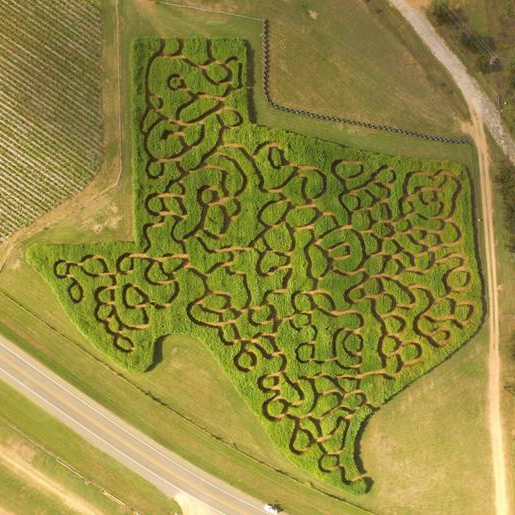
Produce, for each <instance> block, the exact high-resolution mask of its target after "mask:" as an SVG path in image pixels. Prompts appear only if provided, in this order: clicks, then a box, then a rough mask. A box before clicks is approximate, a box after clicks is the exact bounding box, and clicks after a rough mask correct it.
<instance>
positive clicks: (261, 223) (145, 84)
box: [30, 38, 483, 493]
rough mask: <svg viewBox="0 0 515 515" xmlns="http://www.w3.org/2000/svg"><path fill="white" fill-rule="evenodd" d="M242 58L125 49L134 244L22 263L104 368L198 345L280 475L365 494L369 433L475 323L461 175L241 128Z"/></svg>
mask: <svg viewBox="0 0 515 515" xmlns="http://www.w3.org/2000/svg"><path fill="white" fill-rule="evenodd" d="M246 49H247V47H246V46H245V44H244V43H243V42H242V41H241V40H237V39H213V40H206V39H183V40H180V39H167V40H158V39H153V38H146V39H140V40H138V41H137V43H136V45H135V46H134V48H133V55H132V59H133V61H132V71H133V80H134V83H133V90H132V91H133V127H134V133H133V144H134V158H133V161H134V163H133V165H134V178H133V180H134V225H135V242H134V243H129V242H113V243H97V244H82V245H45V246H42V245H38V246H34V247H32V248H31V249H30V261H31V262H32V263H33V264H34V265H35V266H36V267H37V268H38V269H39V270H40V271H41V273H42V274H43V275H44V276H45V277H46V279H47V280H48V281H49V282H50V283H51V284H52V286H53V287H54V288H55V290H56V291H57V293H58V295H59V298H60V300H61V302H62V304H63V307H64V308H65V310H66V311H67V313H68V315H69V316H70V317H71V318H72V320H74V322H75V323H76V324H77V326H78V327H79V329H80V330H81V331H82V332H83V333H84V334H85V335H86V336H87V337H88V338H89V339H90V340H91V341H93V342H94V343H95V344H96V345H97V346H98V347H99V348H100V349H101V350H102V351H103V352H104V353H106V354H107V355H109V356H110V357H111V358H112V359H114V360H115V361H116V362H117V363H118V364H120V365H123V366H124V367H126V368H128V369H130V370H133V371H143V370H145V369H148V368H149V367H151V366H152V365H154V364H155V363H154V362H155V355H156V348H155V346H154V343H155V342H156V341H157V340H159V339H160V338H162V337H163V336H166V335H169V334H176V335H190V336H193V337H195V338H197V339H198V340H200V341H202V342H204V344H206V345H207V346H208V347H209V348H210V350H211V351H212V352H213V354H214V355H215V356H216V357H217V359H218V360H219V362H220V364H221V365H222V367H223V368H224V369H225V372H226V373H227V375H228V376H229V378H230V380H231V381H232V382H233V384H234V385H235V386H236V388H237V389H238V390H239V392H240V393H241V395H242V396H243V398H244V399H245V400H246V401H247V403H248V405H249V406H250V407H251V408H252V409H253V410H254V411H255V413H256V414H257V415H258V416H259V417H260V419H261V420H262V422H263V423H264V425H265V428H266V429H267V431H268V433H269V435H270V437H271V438H272V440H273V441H274V443H275V444H276V445H278V446H279V447H280V448H282V449H283V451H284V452H285V453H286V454H287V455H288V456H289V457H290V458H291V459H292V460H294V461H295V463H297V464H299V465H301V466H302V467H304V468H305V469H307V470H309V471H310V472H311V473H312V474H314V475H316V476H319V477H321V478H323V479H325V480H326V481H328V482H329V483H331V484H333V485H335V486H342V485H343V486H344V488H345V489H346V490H347V491H349V492H353V493H362V492H364V491H366V490H367V489H368V488H369V486H370V478H368V477H367V476H366V473H365V469H364V468H363V467H362V466H361V465H360V460H359V456H358V455H357V448H358V445H359V444H358V442H359V437H360V434H361V431H362V427H363V423H364V421H365V420H366V419H367V418H368V417H369V416H370V414H371V413H372V412H373V411H375V410H376V409H377V408H379V407H380V406H381V405H382V404H384V403H385V402H386V401H387V400H388V399H389V398H391V397H392V396H393V395H395V394H396V393H397V392H399V391H401V390H402V389H403V388H405V387H406V386H407V385H408V384H409V383H411V382H412V381H413V380H414V379H416V378H418V377H420V376H421V375H422V374H424V373H425V372H427V371H428V370H429V369H431V368H433V367H434V366H435V365H436V364H438V363H440V362H441V361H443V360H444V359H445V358H446V357H448V356H449V355H450V354H451V353H452V352H454V351H455V350H456V349H457V348H459V347H460V346H461V345H463V343H465V342H466V341H467V340H468V339H470V338H471V337H472V336H473V335H474V334H475V333H476V331H477V330H478V328H479V326H480V324H481V321H482V317H483V305H482V285H481V281H480V278H479V272H478V266H477V256H476V244H475V242H474V235H473V231H472V228H473V224H472V218H471V217H472V198H471V189H470V181H469V176H468V172H467V170H466V169H465V167H463V166H461V165H458V164H455V163H452V162H448V161H420V160H408V159H405V158H402V159H401V158H394V157H390V156H387V155H383V154H377V153H370V152H364V151H358V150H353V149H351V148H346V147H342V146H340V145H336V144H333V143H329V142H325V141H322V140H319V139H315V138H312V137H304V136H300V135H296V134H293V133H291V132H287V131H284V130H280V129H268V128H265V127H258V126H255V125H253V124H252V123H250V118H249V112H248V96H249V93H250V91H249V87H248V82H247V69H248V67H247V61H246ZM184 313H186V314H187V316H184ZM365 327H366V328H367V330H366V331H365V330H364V328H365ZM365 467H366V464H365Z"/></svg>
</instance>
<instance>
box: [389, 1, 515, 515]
mask: <svg viewBox="0 0 515 515" xmlns="http://www.w3.org/2000/svg"><path fill="white" fill-rule="evenodd" d="M389 1H390V4H392V5H393V6H394V7H396V8H397V9H398V10H399V12H400V13H401V14H402V15H403V16H404V18H405V19H406V20H407V21H408V23H409V24H410V25H411V26H412V28H413V29H414V30H415V32H417V34H418V35H419V36H420V38H421V39H422V41H423V42H424V44H425V45H426V46H427V47H428V48H429V49H430V50H431V52H432V53H433V55H434V56H435V57H436V58H437V59H438V60H439V61H440V62H441V63H442V64H443V65H444V66H445V68H446V69H447V71H448V72H449V73H450V74H451V76H452V78H453V79H454V81H455V82H456V84H457V85H458V87H459V88H460V89H461V91H462V93H463V96H464V97H465V100H466V102H467V104H468V107H469V110H470V114H471V118H472V128H471V131H470V133H471V136H472V138H473V140H474V143H475V145H476V148H477V152H478V158H479V169H480V188H481V203H482V206H483V209H482V212H483V226H484V232H485V251H486V273H487V284H488V312H489V318H488V323H489V333H490V346H489V356H488V371H489V374H488V376H489V377H488V417H489V425H490V439H491V446H492V464H493V472H494V484H495V511H496V514H497V515H507V514H509V513H511V510H510V501H509V498H508V484H507V477H506V476H507V474H506V459H505V456H506V455H505V448H504V441H503V427H502V418H501V387H502V385H501V359H500V355H499V309H498V306H499V302H498V295H497V293H498V288H497V259H496V250H495V233H494V223H493V195H492V180H491V176H490V156H489V152H488V142H487V140H486V135H485V131H484V127H485V126H486V127H487V128H488V130H489V131H490V133H491V135H492V136H493V138H494V139H495V140H496V142H497V143H498V144H499V146H500V147H501V148H502V149H503V151H504V153H505V155H506V156H507V157H508V158H509V159H510V161H511V162H512V163H514V164H515V142H514V141H513V139H512V138H511V136H510V135H508V134H507V133H506V131H505V130H504V128H503V127H502V122H501V116H500V114H499V112H498V110H497V108H496V107H495V104H494V103H493V102H492V101H491V100H490V99H489V98H488V96H487V95H486V94H485V93H484V91H482V89H481V87H480V86H479V84H478V82H477V81H476V80H475V79H474V78H473V77H471V76H470V75H469V73H468V72H467V69H466V68H465V66H464V64H463V63H462V62H461V61H460V60H459V59H458V57H456V55H455V54H454V53H453V52H452V51H451V50H450V49H449V47H448V46H447V45H446V43H445V41H444V40H443V39H442V38H441V37H440V36H439V35H438V34H437V32H436V31H435V29H434V28H433V27H432V25H431V24H430V23H429V21H428V19H427V17H426V16H425V14H424V13H423V12H422V11H420V10H418V9H416V8H414V7H412V6H410V5H408V3H407V2H406V0H389Z"/></svg>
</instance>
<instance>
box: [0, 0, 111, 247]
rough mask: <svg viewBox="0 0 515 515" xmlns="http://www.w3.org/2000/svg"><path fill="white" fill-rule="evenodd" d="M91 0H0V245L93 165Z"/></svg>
mask: <svg viewBox="0 0 515 515" xmlns="http://www.w3.org/2000/svg"><path fill="white" fill-rule="evenodd" d="M101 57H102V23H101V11H100V5H99V2H98V1H97V0H87V1H84V0H68V1H67V2H61V1H59V0H51V1H34V2H32V1H31V2H27V1H23V2H19V1H12V0H0V84H1V87H0V131H1V134H2V137H1V138H0V244H2V243H3V242H4V241H5V240H6V239H7V238H8V237H9V236H10V235H11V234H13V233H14V232H16V231H17V230H19V229H21V228H22V227H25V226H27V225H29V224H31V223H32V222H34V221H35V220H37V219H38V218H40V217H41V216H42V215H43V214H45V213H47V212H49V211H50V210H51V209H52V208H54V207H55V206H56V205H57V204H60V203H61V202H63V201H64V200H66V199H67V198H69V197H70V196H72V195H74V194H75V193H77V192H78V191H80V190H81V189H83V188H84V186H85V185H86V184H87V183H88V182H89V181H90V180H91V178H92V177H93V176H94V175H95V173H96V172H97V171H98V170H99V168H100V162H101V158H102V115H101Z"/></svg>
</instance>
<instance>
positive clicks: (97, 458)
mask: <svg viewBox="0 0 515 515" xmlns="http://www.w3.org/2000/svg"><path fill="white" fill-rule="evenodd" d="M0 404H1V406H2V412H1V414H0V478H1V481H0V511H2V513H3V510H6V511H7V512H12V513H77V512H78V513H131V512H133V511H134V510H136V511H139V512H140V513H163V514H164V513H173V512H176V513H179V512H180V510H179V508H178V506H177V505H176V504H175V503H173V502H172V501H171V500H170V499H168V498H167V497H166V496H165V495H163V494H162V493H161V492H159V491H158V490H157V489H155V488H154V487H153V486H151V485H150V484H148V483H146V482H145V481H144V480H143V479H141V478H139V477H138V476H136V475H135V474H133V473H132V472H129V471H128V470H127V469H125V468H124V467H123V466H121V465H119V464H118V463H117V462H115V461H114V460H113V459H112V458H110V457H108V456H106V455H104V454H103V453H102V452H101V451H98V450H96V449H95V448H94V447H92V446H90V445H89V444H87V443H86V442H84V440H82V438H80V437H79V436H77V435H75V433H73V432H72V431H70V430H69V429H67V428H66V427H65V426H63V425H62V424H61V423H60V422H57V421H56V420H55V419H53V418H52V417H51V416H49V415H47V414H46V413H44V412H43V411H42V410H41V409H40V408H38V407H36V406H35V405H33V404H32V403H31V402H29V401H28V400H26V399H25V398H24V397H23V396H22V395H21V394H19V393H17V392H16V391H14V390H13V389H12V388H11V387H10V386H7V385H6V384H4V383H0ZM63 464H64V465H63ZM104 492H107V494H106V493H104Z"/></svg>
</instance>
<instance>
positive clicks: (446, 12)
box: [431, 0, 455, 24]
mask: <svg viewBox="0 0 515 515" xmlns="http://www.w3.org/2000/svg"><path fill="white" fill-rule="evenodd" d="M431 14H432V15H433V16H434V17H435V18H436V21H437V22H438V23H443V24H452V23H454V21H455V20H454V17H453V11H452V9H451V7H450V6H449V3H448V2H447V0H433V2H432V4H431Z"/></svg>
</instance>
